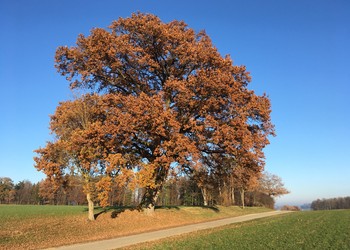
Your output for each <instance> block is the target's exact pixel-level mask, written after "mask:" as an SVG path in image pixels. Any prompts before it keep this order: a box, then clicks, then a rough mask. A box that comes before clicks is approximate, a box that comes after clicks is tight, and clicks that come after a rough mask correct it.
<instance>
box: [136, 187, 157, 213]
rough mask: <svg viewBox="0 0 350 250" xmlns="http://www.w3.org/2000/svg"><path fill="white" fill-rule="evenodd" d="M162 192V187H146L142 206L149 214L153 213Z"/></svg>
mask: <svg viewBox="0 0 350 250" xmlns="http://www.w3.org/2000/svg"><path fill="white" fill-rule="evenodd" d="M159 193H160V188H146V190H145V193H144V195H143V198H142V201H141V204H140V205H141V207H142V208H143V210H144V213H145V214H147V215H153V214H154V209H155V206H156V202H157V200H158V196H159Z"/></svg>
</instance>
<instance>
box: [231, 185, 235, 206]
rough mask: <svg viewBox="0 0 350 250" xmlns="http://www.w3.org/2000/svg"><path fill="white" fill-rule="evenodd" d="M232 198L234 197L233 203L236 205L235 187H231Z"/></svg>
mask: <svg viewBox="0 0 350 250" xmlns="http://www.w3.org/2000/svg"><path fill="white" fill-rule="evenodd" d="M231 199H232V205H235V188H234V187H231Z"/></svg>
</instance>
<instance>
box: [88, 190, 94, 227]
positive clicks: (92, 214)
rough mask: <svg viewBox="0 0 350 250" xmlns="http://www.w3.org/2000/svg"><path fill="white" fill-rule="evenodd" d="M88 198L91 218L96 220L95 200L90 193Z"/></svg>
mask: <svg viewBox="0 0 350 250" xmlns="http://www.w3.org/2000/svg"><path fill="white" fill-rule="evenodd" d="M86 199H87V202H88V208H89V210H88V211H89V216H88V218H89V220H90V221H94V220H95V214H94V202H93V201H92V198H91V194H90V193H87V194H86Z"/></svg>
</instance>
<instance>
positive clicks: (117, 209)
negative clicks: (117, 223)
mask: <svg viewBox="0 0 350 250" xmlns="http://www.w3.org/2000/svg"><path fill="white" fill-rule="evenodd" d="M95 209H96V210H97V211H98V210H101V211H99V212H97V213H95V220H96V219H97V217H99V216H100V215H101V214H105V213H108V212H111V218H113V219H114V218H117V217H118V215H119V214H121V213H123V212H125V211H127V210H129V211H134V210H139V209H138V208H136V207H129V206H125V207H116V206H115V207H105V208H102V207H96V208H95ZM86 211H87V209H86Z"/></svg>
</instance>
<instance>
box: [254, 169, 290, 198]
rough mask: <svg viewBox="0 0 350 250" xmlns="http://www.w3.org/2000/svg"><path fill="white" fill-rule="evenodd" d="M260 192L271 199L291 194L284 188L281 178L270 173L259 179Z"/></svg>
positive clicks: (265, 173)
mask: <svg viewBox="0 0 350 250" xmlns="http://www.w3.org/2000/svg"><path fill="white" fill-rule="evenodd" d="M258 191H260V192H262V193H265V194H267V195H269V196H271V197H279V196H281V195H285V194H289V191H288V190H287V189H286V188H285V187H284V184H283V182H282V179H281V177H279V176H277V175H274V174H271V173H269V172H264V173H263V174H262V176H261V178H260V179H259V186H258Z"/></svg>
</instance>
